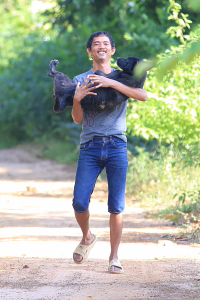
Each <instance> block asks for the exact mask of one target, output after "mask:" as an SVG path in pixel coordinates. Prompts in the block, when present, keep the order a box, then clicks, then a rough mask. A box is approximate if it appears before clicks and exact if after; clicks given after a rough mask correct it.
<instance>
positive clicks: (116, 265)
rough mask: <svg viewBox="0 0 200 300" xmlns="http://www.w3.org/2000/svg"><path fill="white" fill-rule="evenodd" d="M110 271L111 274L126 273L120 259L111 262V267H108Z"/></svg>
mask: <svg viewBox="0 0 200 300" xmlns="http://www.w3.org/2000/svg"><path fill="white" fill-rule="evenodd" d="M112 267H118V268H120V269H121V270H120V269H119V270H117V271H116V270H112V269H111V268H112ZM108 272H109V273H111V274H122V273H124V269H123V268H122V265H121V264H120V261H119V260H118V259H112V260H111V261H110V262H109V267H108Z"/></svg>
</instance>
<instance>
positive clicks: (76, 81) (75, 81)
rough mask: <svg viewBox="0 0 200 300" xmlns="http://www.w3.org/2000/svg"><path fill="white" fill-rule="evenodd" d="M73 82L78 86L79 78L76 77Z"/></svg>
mask: <svg viewBox="0 0 200 300" xmlns="http://www.w3.org/2000/svg"><path fill="white" fill-rule="evenodd" d="M73 82H74V83H76V84H77V83H78V76H75V77H74V78H73Z"/></svg>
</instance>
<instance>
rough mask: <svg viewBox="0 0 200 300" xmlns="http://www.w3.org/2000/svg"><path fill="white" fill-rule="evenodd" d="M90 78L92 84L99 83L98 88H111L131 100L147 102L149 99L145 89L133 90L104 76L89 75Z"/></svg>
mask: <svg viewBox="0 0 200 300" xmlns="http://www.w3.org/2000/svg"><path fill="white" fill-rule="evenodd" d="M89 78H90V80H91V82H92V83H98V84H99V85H98V87H100V86H101V87H111V88H113V89H115V90H117V91H119V92H120V93H122V94H124V95H126V96H127V97H129V98H133V99H136V100H140V101H146V100H147V98H148V97H147V93H146V91H145V90H143V89H140V88H132V87H130V86H127V85H125V84H123V83H121V82H118V81H116V80H113V79H110V78H106V77H103V76H98V75H89Z"/></svg>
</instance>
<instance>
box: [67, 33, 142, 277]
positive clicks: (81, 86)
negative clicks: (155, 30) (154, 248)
mask: <svg viewBox="0 0 200 300" xmlns="http://www.w3.org/2000/svg"><path fill="white" fill-rule="evenodd" d="M115 50H116V49H115V43H114V40H113V38H112V36H111V35H110V34H109V33H108V32H105V31H98V32H95V33H93V34H92V35H91V36H90V38H89V40H88V42H87V52H88V54H89V55H90V56H91V57H92V60H93V67H92V69H91V70H89V71H88V72H86V73H83V74H81V75H78V76H76V77H75V78H74V82H75V83H77V87H76V91H75V95H74V104H73V108H72V117H73V120H74V122H75V123H77V124H79V123H81V122H82V133H81V143H80V155H79V159H78V167H77V173H76V180H75V186H74V198H73V207H74V211H75V217H76V220H77V222H78V224H79V226H80V228H81V230H82V233H83V238H82V240H81V242H80V244H79V245H78V246H77V248H76V249H75V251H74V253H73V259H74V262H75V263H79V264H80V263H83V262H84V261H85V260H86V258H87V257H88V254H89V251H90V250H91V248H92V247H93V246H94V244H95V243H96V236H95V235H93V234H92V233H91V232H90V227H89V211H88V206H89V202H90V196H91V194H92V192H93V189H94V186H95V182H96V179H97V177H98V175H99V174H100V172H101V171H102V170H103V168H104V167H105V168H106V173H107V179H108V211H109V213H110V244H111V253H110V257H109V267H108V271H109V272H110V273H123V268H122V266H121V264H120V262H119V260H118V248H119V244H120V240H121V234H122V222H123V216H122V212H123V210H124V202H125V201H124V200H125V199H124V198H125V186H126V171H127V167H128V160H127V148H126V136H125V131H126V105H127V101H126V102H124V103H122V104H120V105H118V106H117V107H115V108H113V109H109V110H103V111H101V112H92V111H91V112H90V111H89V112H88V111H87V112H84V111H83V110H82V108H81V104H80V101H81V99H83V98H84V97H85V96H86V95H89V94H93V95H96V93H95V89H96V88H99V87H104V88H107V87H111V88H114V89H116V90H118V91H119V92H121V93H123V94H125V95H126V96H128V97H131V98H134V99H137V100H141V101H145V100H146V99H147V94H146V92H145V91H144V90H143V89H142V88H132V87H128V86H126V85H124V84H122V83H119V82H117V81H115V80H112V79H109V78H105V77H102V76H98V75H95V74H94V72H95V71H96V70H101V71H103V72H104V73H106V74H108V73H110V72H112V71H113V70H114V69H112V68H111V66H110V58H111V56H112V55H113V54H114V53H115ZM89 80H90V83H88V81H89ZM94 83H95V84H98V85H97V86H95V87H94V86H92V85H94Z"/></svg>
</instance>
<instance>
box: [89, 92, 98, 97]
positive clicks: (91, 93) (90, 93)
mask: <svg viewBox="0 0 200 300" xmlns="http://www.w3.org/2000/svg"><path fill="white" fill-rule="evenodd" d="M88 95H95V96H96V95H97V93H93V92H89V93H88Z"/></svg>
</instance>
